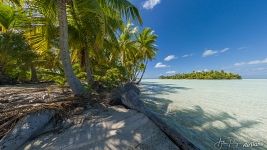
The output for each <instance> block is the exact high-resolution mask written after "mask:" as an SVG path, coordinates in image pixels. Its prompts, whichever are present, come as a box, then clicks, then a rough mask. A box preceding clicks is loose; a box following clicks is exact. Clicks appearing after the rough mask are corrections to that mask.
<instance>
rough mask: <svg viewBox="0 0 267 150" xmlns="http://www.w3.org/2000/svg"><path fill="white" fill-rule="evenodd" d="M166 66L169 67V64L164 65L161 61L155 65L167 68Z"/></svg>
mask: <svg viewBox="0 0 267 150" xmlns="http://www.w3.org/2000/svg"><path fill="white" fill-rule="evenodd" d="M167 67H169V66H167V65H165V64H163V63H161V62H158V63H157V64H156V65H155V68H167Z"/></svg>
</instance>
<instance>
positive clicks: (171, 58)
mask: <svg viewBox="0 0 267 150" xmlns="http://www.w3.org/2000/svg"><path fill="white" fill-rule="evenodd" d="M174 59H176V57H175V55H169V56H167V57H166V58H164V61H171V60H174Z"/></svg>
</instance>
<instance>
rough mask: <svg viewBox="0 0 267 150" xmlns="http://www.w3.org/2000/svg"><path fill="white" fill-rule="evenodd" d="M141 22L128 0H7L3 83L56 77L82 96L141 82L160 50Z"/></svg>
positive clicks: (1, 35)
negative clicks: (97, 89)
mask: <svg viewBox="0 0 267 150" xmlns="http://www.w3.org/2000/svg"><path fill="white" fill-rule="evenodd" d="M0 2H1V1H0ZM133 23H135V24H137V26H134V25H133ZM140 25H142V19H141V16H140V14H139V11H138V9H137V8H136V7H135V6H134V5H133V4H131V3H130V2H129V1H127V0H120V1H118V0H111V1H110V0H93V1H92V0H71V1H67V0H30V1H18V0H3V1H2V2H1V3H0V84H1V83H2V84H4V83H5V84H6V83H25V82H38V81H53V82H55V83H57V84H59V85H62V86H63V85H66V84H68V85H69V86H70V88H71V89H72V91H73V92H74V94H75V95H80V96H82V95H84V94H85V93H88V92H90V90H93V89H94V87H102V88H106V89H112V88H115V87H118V86H120V85H122V84H124V83H127V82H136V83H139V82H140V81H141V79H142V77H143V75H144V72H145V70H146V65H147V63H148V61H149V60H151V59H153V58H154V57H155V56H156V50H157V48H156V46H155V42H156V39H157V35H156V34H155V33H154V32H153V30H152V29H150V28H145V27H142V26H140ZM138 26H139V28H138ZM88 90H89V91H88Z"/></svg>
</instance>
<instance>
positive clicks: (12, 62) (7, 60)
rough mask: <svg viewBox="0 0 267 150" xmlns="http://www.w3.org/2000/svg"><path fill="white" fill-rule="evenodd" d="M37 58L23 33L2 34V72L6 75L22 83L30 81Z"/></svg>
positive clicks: (0, 48)
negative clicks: (31, 69)
mask: <svg viewBox="0 0 267 150" xmlns="http://www.w3.org/2000/svg"><path fill="white" fill-rule="evenodd" d="M35 57H36V54H35V53H34V52H33V51H32V50H31V48H30V46H29V45H28V44H27V42H26V39H25V38H24V36H23V34H22V33H19V32H11V31H9V32H5V33H1V34H0V65H1V66H2V67H1V69H2V70H0V71H2V72H3V73H4V74H6V75H8V76H9V77H11V78H15V79H18V80H20V81H25V80H28V79H29V78H30V75H29V69H30V65H31V64H32V62H33V61H34V60H35Z"/></svg>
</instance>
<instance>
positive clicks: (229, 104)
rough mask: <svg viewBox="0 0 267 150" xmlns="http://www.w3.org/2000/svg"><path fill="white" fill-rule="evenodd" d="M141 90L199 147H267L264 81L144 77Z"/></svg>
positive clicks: (266, 87) (266, 84) (149, 103)
mask: <svg viewBox="0 0 267 150" xmlns="http://www.w3.org/2000/svg"><path fill="white" fill-rule="evenodd" d="M141 89H142V91H143V94H142V99H143V100H144V101H145V103H146V105H147V106H148V107H149V108H151V109H152V110H154V111H156V112H158V113H160V114H164V117H163V119H165V120H166V121H167V122H168V123H169V124H170V125H172V126H175V128H176V129H177V130H178V131H179V132H180V133H181V134H182V135H184V136H185V137H186V138H188V139H189V140H190V141H191V142H192V143H194V144H195V145H196V146H198V147H199V148H200V149H203V150H206V149H212V150H213V149H267V80H260V79H255V80H254V79H247V80H246V79H245V80H160V79H146V80H143V82H142V85H141ZM223 141H224V142H225V144H222V143H223ZM229 147H230V148H229Z"/></svg>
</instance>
